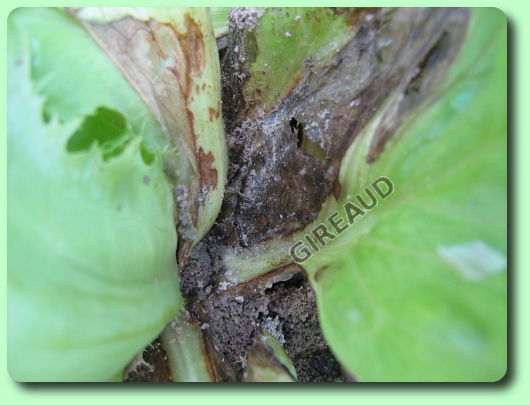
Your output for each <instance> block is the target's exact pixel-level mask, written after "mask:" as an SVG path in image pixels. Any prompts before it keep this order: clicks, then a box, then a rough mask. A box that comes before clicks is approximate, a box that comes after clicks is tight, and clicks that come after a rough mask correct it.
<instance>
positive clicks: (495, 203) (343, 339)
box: [304, 9, 507, 381]
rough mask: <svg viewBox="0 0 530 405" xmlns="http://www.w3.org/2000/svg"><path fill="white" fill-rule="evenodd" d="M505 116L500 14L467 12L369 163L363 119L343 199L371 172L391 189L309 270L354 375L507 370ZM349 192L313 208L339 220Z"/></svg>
mask: <svg viewBox="0 0 530 405" xmlns="http://www.w3.org/2000/svg"><path fill="white" fill-rule="evenodd" d="M376 119H377V118H376ZM506 124H507V122H506V18H505V17H504V15H502V13H500V12H499V11H498V10H496V9H475V10H474V11H473V16H472V21H471V26H470V28H469V32H468V38H467V39H466V42H465V44H464V47H463V49H462V50H461V51H460V55H459V58H458V59H457V61H456V62H455V65H454V66H453V67H452V70H451V71H450V72H449V76H448V77H447V79H446V81H445V84H444V85H443V86H442V87H441V89H440V91H439V92H438V93H437V94H435V95H433V97H432V99H431V101H430V102H429V103H427V104H426V107H425V108H423V109H422V110H421V111H418V112H417V113H416V114H415V116H413V117H411V118H410V119H409V120H408V122H406V123H405V124H404V125H403V126H402V128H401V129H400V131H399V133H398V134H396V135H395V137H394V139H393V140H391V141H390V142H389V144H388V145H387V147H386V148H385V152H384V153H383V154H382V155H381V156H380V157H379V159H378V160H377V161H376V162H375V163H373V164H368V163H366V159H365V156H366V153H367V151H368V146H369V143H370V142H369V141H370V137H371V135H372V134H371V133H370V128H369V129H367V130H366V131H365V133H364V134H361V136H360V137H359V139H357V140H356V141H355V142H354V143H353V145H352V146H351V148H350V150H349V151H348V154H347V156H346V157H345V159H344V161H343V162H342V166H341V175H340V176H341V184H342V186H343V190H344V193H343V195H348V194H349V195H350V196H351V198H355V196H356V195H357V194H361V195H362V196H363V197H365V196H366V194H364V189H365V187H367V186H369V185H370V184H371V182H373V181H374V180H375V179H377V178H378V177H379V176H386V177H388V178H389V179H390V180H391V181H392V183H393V184H394V188H395V191H394V192H393V193H392V194H391V195H390V196H388V197H386V198H385V199H384V200H383V199H379V200H380V201H379V203H378V206H376V207H375V208H373V210H371V211H369V212H367V213H366V214H365V215H364V216H363V217H362V218H360V219H359V218H357V219H356V220H355V222H354V223H353V225H351V226H350V227H349V228H348V229H347V230H346V231H344V233H342V234H341V235H340V236H339V237H338V238H337V239H336V240H335V241H334V242H333V243H332V244H330V245H328V246H327V247H326V248H324V249H322V250H321V251H320V252H319V253H318V254H316V255H315V256H314V257H313V258H311V259H310V260H308V261H307V262H306V263H304V268H305V269H306V270H307V271H308V273H309V274H310V277H311V280H312V283H313V286H314V287H315V290H316V293H317V301H318V307H319V313H320V319H321V323H322V327H323V330H324V334H325V336H326V338H327V340H328V342H329V344H330V346H331V348H332V349H333V351H334V352H335V354H336V355H337V357H338V358H339V360H340V361H341V362H342V363H343V364H344V365H345V366H346V367H347V368H348V370H349V371H350V372H352V373H353V374H354V375H355V376H356V377H357V378H358V379H359V380H363V381H497V380H499V379H501V378H502V377H503V376H504V374H505V372H506V361H507V358H506V350H507V325H506V322H507V320H506V316H507V285H506V249H507V246H506V238H507V235H506V233H507V231H506V226H507V220H506V190H507V184H506V182H507V172H506V168H507V161H506V157H507V153H506V152H507V131H506ZM372 128H373V127H372ZM365 199H366V197H365ZM345 201H346V200H345V199H343V200H342V201H341V202H340V203H338V204H336V205H335V206H330V207H326V210H325V211H326V213H323V214H322V215H321V218H325V217H326V216H327V215H329V214H330V213H332V212H334V211H335V210H337V211H338V212H339V215H340V216H339V217H338V218H340V217H341V216H342V217H343V218H344V213H343V212H342V211H341V210H340V208H341V206H342V204H344V203H345Z"/></svg>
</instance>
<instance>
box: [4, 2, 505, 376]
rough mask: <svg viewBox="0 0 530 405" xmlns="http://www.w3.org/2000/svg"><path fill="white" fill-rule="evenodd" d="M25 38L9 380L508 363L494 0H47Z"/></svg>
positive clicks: (15, 77)
mask: <svg viewBox="0 0 530 405" xmlns="http://www.w3.org/2000/svg"><path fill="white" fill-rule="evenodd" d="M8 45H9V49H8V213H9V215H8V240H9V243H8V360H9V371H10V373H11V375H12V376H13V378H14V379H16V380H19V381H107V380H116V381H121V380H123V379H130V375H131V374H130V371H131V370H140V369H141V368H142V367H143V368H144V370H148V372H149V373H151V374H150V375H157V373H158V375H161V373H162V372H161V371H160V370H162V369H166V368H167V369H169V373H168V375H170V377H168V379H171V380H173V381H241V380H243V381H294V380H299V381H321V380H322V381H323V380H333V381H339V380H340V381H343V380H359V381H497V380H499V379H501V378H502V377H503V375H504V374H505V372H506V351H507V336H506V334H507V327H506V322H507V313H506V312H507V288H506V287H507V286H506V265H507V264H506V251H507V242H506V222H507V221H506V209H507V207H506V187H507V184H506V153H507V150H506V146H507V145H506V19H505V17H504V16H503V15H501V14H500V13H499V12H498V10H493V9H473V10H467V9H364V8H361V9H357V8H356V9H331V8H318V9H312V8H300V9H296V8H288V9H287V8H285V9H276V8H270V9H253V8H236V9H232V10H228V9H219V8H214V9H211V10H207V9H201V8H190V9H166V8H81V9H65V10H62V9H61V10H59V9H31V8H30V9H17V10H15V11H14V12H13V13H12V14H11V16H10V18H9V31H8ZM383 183H384V185H383ZM377 184H379V185H378V186H377ZM382 185H383V186H385V187H387V188H386V189H384V190H383V191H381V189H378V188H377V187H383V186H382ZM374 187H375V188H374ZM385 191H386V192H385ZM378 192H379V194H378ZM177 240H178V243H177ZM296 246H297V247H298V248H299V247H301V246H303V247H305V252H306V253H307V252H309V253H310V254H307V255H306V256H305V257H304V259H303V260H298V259H297V258H296V257H294V256H293V251H294V249H293V247H296ZM298 248H297V249H298ZM300 252H302V251H301V250H300ZM297 311H298V312H297ZM155 339H156V341H159V342H161V347H162V348H163V349H161V350H162V354H161V355H160V356H159V358H160V359H162V360H157V361H153V362H151V363H150V362H149V361H147V360H146V358H147V357H149V356H147V355H146V353H149V350H151V351H152V350H154V349H153V348H154V347H155V346H154V345H151V346H149V344H150V343H151V342H153V341H154V340H155ZM146 347H147V348H146ZM157 347H158V346H157ZM144 349H145V351H144ZM142 352H143V354H142ZM146 362H147V363H146ZM314 364H318V365H319V366H318V367H314ZM124 370H125V372H124ZM337 370H338V371H337ZM326 373H327V374H326ZM333 373H335V374H333Z"/></svg>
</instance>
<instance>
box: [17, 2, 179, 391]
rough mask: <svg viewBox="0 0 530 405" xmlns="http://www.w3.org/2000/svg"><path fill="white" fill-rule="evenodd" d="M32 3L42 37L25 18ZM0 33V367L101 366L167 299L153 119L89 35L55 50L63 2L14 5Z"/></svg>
mask: <svg viewBox="0 0 530 405" xmlns="http://www.w3.org/2000/svg"><path fill="white" fill-rule="evenodd" d="M39 15H40V17H43V16H44V15H45V16H47V17H49V18H48V19H47V20H46V23H47V24H49V26H48V30H47V31H46V32H47V33H48V35H52V33H53V35H54V36H55V39H56V42H55V43H52V42H48V44H47V45H43V43H42V40H43V39H44V38H43V36H40V37H39V35H41V34H42V32H43V31H39V30H33V29H31V28H32V25H31V24H29V22H31V21H32V20H33V22H35V23H37V21H38V20H39V18H38V17H39ZM54 29H55V31H54ZM39 33H40V34H39ZM8 34H9V50H8V143H7V145H8V153H7V154H8V228H7V231H8V288H7V293H8V369H9V372H10V374H11V376H12V377H13V378H14V379H15V380H17V381H103V380H108V379H111V378H114V377H115V376H116V375H117V374H119V373H120V372H121V370H122V369H123V367H124V366H125V365H126V364H127V362H128V361H129V360H130V359H131V358H132V357H133V356H134V355H135V354H136V353H137V352H138V351H139V350H141V349H142V348H143V347H144V346H145V345H146V344H148V343H149V342H150V341H151V340H152V339H153V338H154V337H156V336H157V335H158V334H159V333H160V331H161V330H162V329H163V327H164V326H165V324H166V323H167V322H168V321H169V320H170V319H171V318H172V317H173V316H174V315H175V314H176V312H177V310H178V308H179V307H180V304H181V298H180V295H179V292H178V278H177V264H176V259H175V250H176V245H177V237H176V232H175V226H174V203H173V198H172V193H171V187H170V185H169V183H168V181H167V179H166V177H165V175H164V173H163V170H162V156H161V154H160V153H155V152H157V148H160V149H159V151H160V150H161V149H162V147H163V146H162V145H161V143H159V142H158V141H156V139H157V137H158V135H160V134H161V133H162V132H161V131H160V129H155V130H154V131H151V130H150V128H156V127H155V120H154V119H153V118H152V117H150V113H149V111H148V110H147V108H146V107H145V106H143V104H142V102H141V99H140V98H139V96H138V95H137V94H136V93H135V92H134V91H133V90H132V88H130V87H129V88H128V90H127V91H125V92H124V93H122V94H118V93H120V91H121V90H123V89H125V88H126V87H127V86H126V85H127V83H126V82H125V79H124V78H123V76H122V75H121V74H120V73H119V71H118V70H117V69H116V68H115V67H114V65H113V64H112V63H111V62H108V63H107V62H102V60H103V59H102V58H99V57H98V56H97V55H99V54H100V53H101V54H102V51H101V50H100V49H99V48H98V47H97V46H96V45H95V44H92V42H90V41H91V40H90V38H89V37H87V38H86V39H87V40H88V41H84V40H81V41H80V42H77V46H81V45H82V47H81V49H77V51H78V52H76V53H75V54H77V55H79V57H80V61H79V62H78V63H79V64H76V65H75V67H74V66H71V65H68V64H67V63H66V62H65V61H64V58H68V57H70V55H72V54H73V53H70V52H66V51H64V52H60V51H59V49H60V46H61V44H63V45H64V44H68V43H69V41H72V40H73V39H75V38H78V39H79V38H82V35H83V30H82V29H81V27H80V26H79V25H78V24H77V23H75V22H74V21H73V20H72V19H71V18H70V17H69V16H67V15H66V14H64V13H61V12H59V11H56V10H46V9H43V10H36V9H17V10H15V12H13V13H12V14H11V16H10V19H9V32H8ZM85 35H87V34H85ZM48 39H49V37H48ZM83 41H84V42H83ZM83 44H84V45H83ZM30 46H31V49H30ZM40 51H42V52H40ZM79 51H81V52H79ZM103 56H104V55H103ZM98 58H99V59H98ZM61 61H63V62H64V63H65V64H64V65H63V66H62V69H58V70H54V68H50V66H53V64H57V65H60V64H61ZM89 61H92V64H90V63H89ZM67 68H68V69H67ZM76 69H77V70H76ZM52 72H56V73H55V74H56V75H57V74H58V75H59V76H58V77H57V76H53V75H52ZM61 72H65V73H66V74H65V77H61V75H60V74H61ZM109 77H110V78H111V79H115V80H116V81H115V82H114V81H112V82H111V83H112V84H113V86H114V87H109V88H107V87H106V86H109V82H106V80H108V79H109ZM75 80H77V81H78V87H77V88H76V87H69V86H71V85H72V84H73V82H74V81H75ZM89 83H92V84H93V85H92V87H91V86H89ZM101 83H103V84H101ZM67 85H68V86H67ZM61 86H63V87H61ZM142 135H144V136H142ZM158 138H159V137H158ZM145 139H148V140H150V141H152V145H155V146H156V145H159V146H157V147H154V146H152V147H151V148H150V149H151V152H148V150H147V149H149V148H147V149H146V148H145V147H144V146H145V143H144V140H145ZM159 139H160V138H159ZM153 140H155V141H153ZM72 145H73V146H72Z"/></svg>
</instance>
